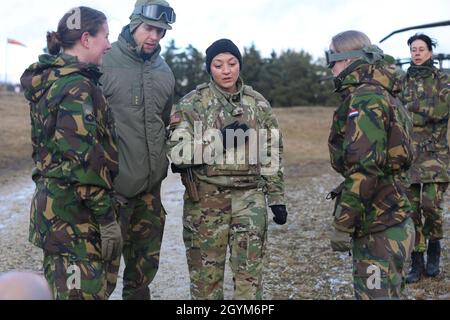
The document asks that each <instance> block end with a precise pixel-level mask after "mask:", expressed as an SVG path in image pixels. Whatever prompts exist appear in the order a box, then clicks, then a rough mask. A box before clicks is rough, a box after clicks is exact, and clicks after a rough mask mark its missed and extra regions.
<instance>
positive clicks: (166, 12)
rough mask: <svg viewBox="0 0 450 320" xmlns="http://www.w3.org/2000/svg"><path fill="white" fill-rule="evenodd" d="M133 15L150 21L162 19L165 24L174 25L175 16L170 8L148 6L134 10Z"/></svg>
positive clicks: (155, 5) (154, 5)
mask: <svg viewBox="0 0 450 320" xmlns="http://www.w3.org/2000/svg"><path fill="white" fill-rule="evenodd" d="M133 13H134V14H141V15H142V16H144V17H145V18H148V19H151V20H156V21H158V20H161V19H162V18H163V17H164V20H165V21H166V23H174V22H175V20H176V18H177V15H176V14H175V11H173V9H172V8H171V7H165V6H161V5H158V4H150V5H146V6H142V7H140V8H136V9H135V10H134V12H133Z"/></svg>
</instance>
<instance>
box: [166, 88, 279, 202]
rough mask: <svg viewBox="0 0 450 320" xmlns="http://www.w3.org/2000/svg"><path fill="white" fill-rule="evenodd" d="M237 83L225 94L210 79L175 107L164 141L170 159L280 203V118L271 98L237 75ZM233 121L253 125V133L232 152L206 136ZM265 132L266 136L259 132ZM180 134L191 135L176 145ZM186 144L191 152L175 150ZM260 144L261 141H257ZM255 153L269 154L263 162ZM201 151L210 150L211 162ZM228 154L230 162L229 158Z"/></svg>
mask: <svg viewBox="0 0 450 320" xmlns="http://www.w3.org/2000/svg"><path fill="white" fill-rule="evenodd" d="M238 84H239V91H238V92H237V93H236V94H229V93H226V92H223V91H222V90H220V89H219V88H218V87H217V86H216V85H215V83H214V81H211V82H210V83H209V84H206V83H205V84H202V85H199V86H198V87H197V89H196V90H194V91H192V92H191V93H189V94H188V95H186V96H185V97H184V98H183V99H181V101H180V102H179V103H178V104H177V105H175V106H174V109H173V110H172V116H171V121H170V139H169V141H168V145H169V152H168V155H169V158H170V159H171V160H172V162H174V163H175V164H177V166H179V167H183V166H184V167H190V166H193V164H195V165H196V166H194V167H193V172H194V175H195V176H196V177H197V179H198V180H200V181H204V182H207V183H211V184H215V185H219V186H223V187H235V188H262V189H263V190H264V191H265V193H266V195H267V196H268V204H269V205H274V204H284V180H283V179H284V178H283V165H282V154H283V143H282V137H281V134H280V132H279V127H278V122H277V120H276V118H275V116H274V115H273V113H272V108H271V106H270V104H269V102H267V100H266V99H264V97H263V96H262V95H261V94H259V93H258V92H256V91H254V90H253V89H252V88H251V87H249V86H245V85H244V84H243V83H242V80H240V79H239V82H238ZM235 121H238V122H239V123H240V124H245V125H247V127H248V128H250V129H254V130H251V131H252V132H254V133H255V135H254V136H250V137H249V138H248V140H245V143H243V144H241V146H240V147H236V146H235V148H234V149H232V152H231V153H230V152H229V151H228V152H227V150H224V149H223V146H222V142H221V138H220V137H217V138H212V139H211V138H208V132H219V130H221V129H223V128H224V127H225V126H227V125H229V124H231V123H233V122H235ZM211 129H212V130H211ZM264 131H265V132H267V135H264V134H263V133H262V132H264ZM247 132H250V130H249V131H247ZM179 133H185V134H186V135H187V136H189V137H191V138H192V139H182V140H181V142H182V143H180V142H179ZM199 135H200V137H199ZM255 137H259V138H255ZM261 137H263V139H264V142H263V144H264V146H265V147H267V148H265V149H264V151H262V149H261V148H260V149H258V148H253V147H252V146H255V144H254V143H255V142H256V144H258V141H257V140H256V139H260V138H261ZM266 137H267V139H265V138H266ZM196 138H198V139H196ZM186 143H187V145H188V147H189V148H191V150H192V152H190V153H183V152H180V153H179V152H178V150H177V149H178V148H179V147H180V146H183V144H186ZM259 143H260V145H261V141H259ZM214 150H215V151H214ZM209 151H211V152H210V153H209ZM216 151H217V152H216ZM259 152H262V153H264V154H265V155H266V156H267V161H261V154H258V153H259ZM172 153H174V154H175V153H176V154H181V161H177V160H175V159H174V157H173V154H172ZM205 154H211V158H210V160H211V161H206V160H205V158H204V157H203V156H202V155H205ZM230 154H232V155H233V157H234V158H233V159H234V161H229V158H227V156H229V155H230ZM255 154H258V155H257V159H255V158H253V160H254V161H251V160H250V158H251V157H253V156H254V155H255ZM198 155H199V157H197V156H198ZM269 158H270V159H269ZM220 159H221V160H222V161H221V160H220ZM233 159H232V160H233Z"/></svg>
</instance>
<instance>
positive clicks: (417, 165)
mask: <svg viewBox="0 0 450 320" xmlns="http://www.w3.org/2000/svg"><path fill="white" fill-rule="evenodd" d="M448 81H449V79H448V76H447V75H446V74H445V73H443V72H441V71H440V70H438V69H437V68H435V67H430V66H411V67H410V68H409V69H408V73H407V74H406V75H405V76H404V77H403V79H402V85H403V90H402V94H401V99H402V100H403V102H404V103H405V105H406V106H407V108H408V110H409V111H410V112H411V116H412V120H413V134H412V139H413V145H414V150H415V157H414V158H415V159H414V163H413V165H412V167H411V170H410V172H409V174H410V178H411V183H430V182H449V181H450V179H449V175H448V168H449V158H450V154H449V153H450V152H449V146H448V141H447V130H448V129H447V128H448V119H449V115H450V94H449V88H448Z"/></svg>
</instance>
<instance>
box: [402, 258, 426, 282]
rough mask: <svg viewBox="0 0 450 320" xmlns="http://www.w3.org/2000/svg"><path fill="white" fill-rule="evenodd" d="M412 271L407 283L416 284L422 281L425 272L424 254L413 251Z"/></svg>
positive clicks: (407, 277)
mask: <svg viewBox="0 0 450 320" xmlns="http://www.w3.org/2000/svg"><path fill="white" fill-rule="evenodd" d="M411 260H412V264H411V270H410V271H409V273H408V275H407V276H406V283H415V282H418V281H419V280H420V278H421V277H422V274H423V272H424V271H425V260H424V258H423V252H416V251H413V253H412V254H411Z"/></svg>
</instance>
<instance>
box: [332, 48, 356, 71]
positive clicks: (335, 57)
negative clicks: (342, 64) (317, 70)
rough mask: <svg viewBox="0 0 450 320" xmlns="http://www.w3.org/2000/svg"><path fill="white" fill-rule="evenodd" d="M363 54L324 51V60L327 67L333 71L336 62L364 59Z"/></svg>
mask: <svg viewBox="0 0 450 320" xmlns="http://www.w3.org/2000/svg"><path fill="white" fill-rule="evenodd" d="M364 55H365V53H364V51H363V50H354V51H347V52H334V51H332V50H329V51H325V59H326V61H327V67H328V68H329V69H333V67H334V65H335V64H336V62H337V61H341V60H345V59H354V58H360V57H364Z"/></svg>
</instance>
